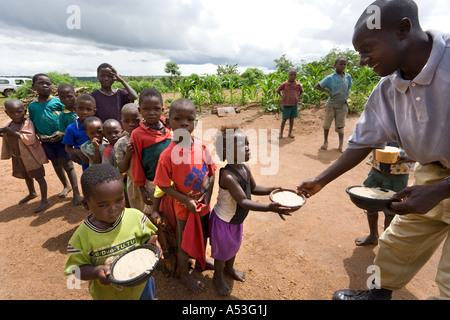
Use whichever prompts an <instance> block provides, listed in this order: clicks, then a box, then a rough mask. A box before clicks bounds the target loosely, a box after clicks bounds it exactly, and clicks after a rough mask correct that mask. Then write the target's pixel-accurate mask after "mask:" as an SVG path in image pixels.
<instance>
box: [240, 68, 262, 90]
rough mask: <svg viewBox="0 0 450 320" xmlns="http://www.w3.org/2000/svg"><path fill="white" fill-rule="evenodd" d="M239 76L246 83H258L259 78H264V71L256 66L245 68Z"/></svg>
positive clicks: (250, 84) (251, 84)
mask: <svg viewBox="0 0 450 320" xmlns="http://www.w3.org/2000/svg"><path fill="white" fill-rule="evenodd" d="M241 78H242V79H243V80H244V82H245V83H246V84H248V85H249V86H253V85H255V84H256V83H258V81H259V80H261V79H264V72H262V71H261V70H260V69H258V68H247V70H245V71H244V73H243V74H241Z"/></svg>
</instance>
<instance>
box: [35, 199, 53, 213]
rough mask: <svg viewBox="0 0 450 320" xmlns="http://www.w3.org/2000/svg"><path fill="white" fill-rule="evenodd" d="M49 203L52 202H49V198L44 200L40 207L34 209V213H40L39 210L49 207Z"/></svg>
mask: <svg viewBox="0 0 450 320" xmlns="http://www.w3.org/2000/svg"><path fill="white" fill-rule="evenodd" d="M49 204H50V202H48V200H42V201H41V204H40V205H39V207H37V208H36V209H34V213H38V212H41V211H44V209H45V208H47V207H48V206H49Z"/></svg>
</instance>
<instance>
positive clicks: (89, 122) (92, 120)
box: [83, 117, 102, 129]
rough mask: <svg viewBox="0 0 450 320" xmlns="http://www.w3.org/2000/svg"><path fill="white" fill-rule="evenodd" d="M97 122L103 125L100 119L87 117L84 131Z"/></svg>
mask: <svg viewBox="0 0 450 320" xmlns="http://www.w3.org/2000/svg"><path fill="white" fill-rule="evenodd" d="M96 121H99V122H100V123H102V120H100V118H98V117H87V118H86V120H84V122H83V127H84V129H86V128H87V127H88V126H89V125H90V124H91V123H92V122H96Z"/></svg>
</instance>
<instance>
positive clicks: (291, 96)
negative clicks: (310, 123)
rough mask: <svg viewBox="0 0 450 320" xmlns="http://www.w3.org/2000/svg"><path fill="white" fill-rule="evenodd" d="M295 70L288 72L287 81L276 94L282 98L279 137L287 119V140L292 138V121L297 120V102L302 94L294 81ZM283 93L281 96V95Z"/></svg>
mask: <svg viewBox="0 0 450 320" xmlns="http://www.w3.org/2000/svg"><path fill="white" fill-rule="evenodd" d="M296 79H297V70H295V69H291V70H290V71H289V80H288V81H285V82H283V83H282V84H281V85H280V86H279V87H278V89H277V93H278V94H279V95H280V96H281V98H282V104H283V119H282V120H281V129H280V136H279V138H280V139H281V138H282V137H283V131H284V126H285V125H286V121H287V120H288V119H289V134H288V136H289V138H294V135H293V134H292V129H293V128H294V119H295V118H298V106H297V104H298V101H299V100H300V96H301V95H302V93H303V87H302V85H301V84H300V82H298V81H296ZM281 92H283V94H281Z"/></svg>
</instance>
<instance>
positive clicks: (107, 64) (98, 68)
mask: <svg viewBox="0 0 450 320" xmlns="http://www.w3.org/2000/svg"><path fill="white" fill-rule="evenodd" d="M112 67H113V66H112V65H110V64H109V63H106V62H105V63H102V64H101V65H99V66H98V67H97V74H98V73H99V72H100V69H106V68H109V69H112Z"/></svg>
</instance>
